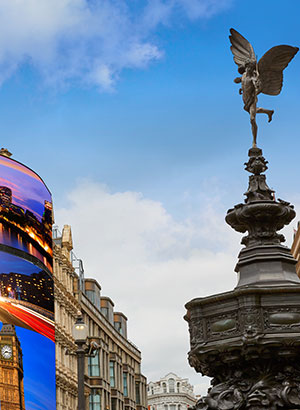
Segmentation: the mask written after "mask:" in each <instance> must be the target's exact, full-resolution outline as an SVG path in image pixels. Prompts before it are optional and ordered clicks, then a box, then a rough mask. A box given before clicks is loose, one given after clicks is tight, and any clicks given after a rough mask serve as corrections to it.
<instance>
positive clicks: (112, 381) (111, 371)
mask: <svg viewBox="0 0 300 410" xmlns="http://www.w3.org/2000/svg"><path fill="white" fill-rule="evenodd" d="M109 375H110V387H115V364H114V362H109Z"/></svg>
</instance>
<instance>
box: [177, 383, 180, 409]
mask: <svg viewBox="0 0 300 410" xmlns="http://www.w3.org/2000/svg"><path fill="white" fill-rule="evenodd" d="M177 393H180V383H179V382H178V383H177ZM178 410H180V409H178Z"/></svg>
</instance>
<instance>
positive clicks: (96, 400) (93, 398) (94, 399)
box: [89, 389, 101, 410]
mask: <svg viewBox="0 0 300 410" xmlns="http://www.w3.org/2000/svg"><path fill="white" fill-rule="evenodd" d="M89 405H90V406H89V407H90V408H89V410H101V396H100V391H99V390H98V389H92V391H91V394H90V396H89Z"/></svg>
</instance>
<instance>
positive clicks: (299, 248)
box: [291, 221, 300, 277]
mask: <svg viewBox="0 0 300 410" xmlns="http://www.w3.org/2000/svg"><path fill="white" fill-rule="evenodd" d="M291 253H292V255H293V256H294V258H295V259H296V260H297V261H298V262H297V265H296V272H297V275H298V276H299V277H300V221H299V222H298V226H297V230H295V231H294V240H293V244H292V247H291Z"/></svg>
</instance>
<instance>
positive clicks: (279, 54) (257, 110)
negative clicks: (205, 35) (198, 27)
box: [229, 28, 299, 147]
mask: <svg viewBox="0 0 300 410" xmlns="http://www.w3.org/2000/svg"><path fill="white" fill-rule="evenodd" d="M230 34H231V35H230V36H229V39H230V42H231V47H230V49H231V51H232V54H233V60H234V62H235V63H236V64H237V65H238V72H239V73H240V74H242V76H241V77H237V78H235V79H234V82H235V83H241V88H240V90H239V93H240V94H242V96H243V102H244V110H246V111H247V112H248V113H249V114H250V123H251V128H252V135H253V147H256V146H257V145H256V141H257V124H256V114H267V116H268V121H269V122H270V121H272V117H273V114H274V110H268V109H266V108H261V107H257V96H258V94H260V93H263V94H267V95H278V94H280V92H281V89H282V84H283V70H284V69H285V68H286V67H287V66H288V64H289V62H290V61H291V60H292V59H293V58H294V56H295V55H296V54H297V52H298V50H299V48H298V47H292V46H287V45H281V46H275V47H272V48H271V49H270V50H269V51H267V52H266V53H265V54H264V55H263V56H262V58H261V59H260V60H259V61H258V62H257V60H256V57H255V53H254V50H253V47H252V45H251V44H250V43H249V41H248V40H246V39H245V37H243V36H242V35H241V34H240V33H238V32H237V31H236V30H234V29H233V28H231V29H230Z"/></svg>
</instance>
